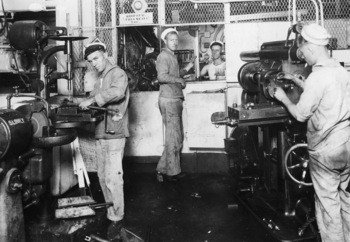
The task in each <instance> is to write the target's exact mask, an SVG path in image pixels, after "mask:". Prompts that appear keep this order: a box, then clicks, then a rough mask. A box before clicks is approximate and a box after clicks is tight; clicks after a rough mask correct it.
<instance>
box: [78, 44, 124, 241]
mask: <svg viewBox="0 0 350 242" xmlns="http://www.w3.org/2000/svg"><path fill="white" fill-rule="evenodd" d="M84 58H85V59H86V60H87V61H88V62H89V63H91V64H92V66H93V67H94V68H95V69H96V71H97V72H98V79H97V81H96V83H95V85H94V89H93V90H92V91H91V93H90V95H89V97H87V98H83V99H80V98H79V99H78V98H74V99H73V101H74V102H75V103H79V107H80V108H81V109H84V110H85V109H88V107H89V106H90V105H93V104H97V105H98V106H99V107H104V108H108V109H113V110H119V112H118V113H117V114H116V113H115V112H108V114H107V121H106V126H107V127H106V126H105V120H103V121H100V122H98V123H96V127H95V138H96V154H97V158H98V160H97V174H98V177H99V181H100V185H101V188H102V192H103V195H104V198H105V201H106V202H113V206H110V207H109V208H108V209H107V219H108V220H109V221H110V225H109V227H108V231H107V237H108V239H111V240H113V239H115V238H116V237H118V235H119V232H120V229H121V225H122V220H123V218H124V190H123V186H124V181H123V167H122V160H123V155H124V147H125V141H126V138H127V137H128V136H129V130H128V126H129V120H128V103H129V87H128V78H127V75H126V73H125V72H124V71H123V70H122V69H121V68H119V67H118V66H116V65H112V64H111V62H110V61H109V60H108V54H107V52H106V46H105V44H103V43H101V42H96V43H92V44H90V45H88V46H87V47H86V49H85V52H84Z"/></svg>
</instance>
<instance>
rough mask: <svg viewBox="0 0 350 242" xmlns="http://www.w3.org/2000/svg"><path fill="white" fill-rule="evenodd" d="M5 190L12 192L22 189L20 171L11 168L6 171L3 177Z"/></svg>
mask: <svg viewBox="0 0 350 242" xmlns="http://www.w3.org/2000/svg"><path fill="white" fill-rule="evenodd" d="M5 184H6V191H7V192H8V193H10V194H14V193H16V192H18V191H20V190H21V189H22V181H21V172H20V171H19V170H18V169H16V168H12V169H10V170H9V171H8V172H7V173H6V177H5Z"/></svg>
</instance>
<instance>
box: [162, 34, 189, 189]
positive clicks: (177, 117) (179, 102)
mask: <svg viewBox="0 0 350 242" xmlns="http://www.w3.org/2000/svg"><path fill="white" fill-rule="evenodd" d="M161 39H162V40H163V41H164V43H165V48H163V49H162V51H161V53H160V54H159V55H158V57H157V62H156V68H157V73H158V74H157V77H158V81H159V84H160V88H159V99H158V104H159V109H160V112H161V115H162V119H163V125H164V127H165V144H164V151H163V154H162V156H161V158H160V160H159V162H158V165H157V169H156V170H157V180H158V181H159V182H162V181H163V179H165V180H168V181H177V180H178V179H179V178H181V177H183V176H182V175H183V173H181V167H180V153H181V148H182V142H183V126H182V110H183V101H184V95H183V92H182V89H183V88H185V87H186V81H185V80H184V79H182V78H181V76H183V75H184V74H186V73H187V72H188V71H189V70H190V68H191V67H192V66H193V62H194V59H195V58H193V59H192V60H191V62H190V63H189V64H188V65H187V66H186V67H185V68H184V69H182V70H179V64H178V61H177V57H176V55H175V53H174V52H175V50H176V49H177V47H178V32H177V31H176V30H175V29H173V28H168V29H166V30H164V31H163V32H162V34H161Z"/></svg>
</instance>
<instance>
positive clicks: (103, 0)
mask: <svg viewBox="0 0 350 242" xmlns="http://www.w3.org/2000/svg"><path fill="white" fill-rule="evenodd" d="M113 2H115V6H112V4H113ZM145 2H146V3H147V9H146V10H145V13H153V24H157V23H158V0H147V1H146V0H145ZM132 4H133V0H115V1H113V0H95V13H96V14H95V18H96V19H95V21H96V26H97V27H105V26H106V24H107V26H113V25H117V26H119V25H120V23H119V21H120V20H119V17H120V14H130V13H135V11H134V9H133V7H132ZM113 11H115V12H114V13H113ZM114 17H115V20H114V21H115V23H114V24H111V23H112V21H113V18H114Z"/></svg>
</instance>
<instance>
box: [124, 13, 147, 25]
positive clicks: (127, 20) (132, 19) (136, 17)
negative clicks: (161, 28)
mask: <svg viewBox="0 0 350 242" xmlns="http://www.w3.org/2000/svg"><path fill="white" fill-rule="evenodd" d="M152 23H153V13H126V14H120V15H119V24H120V25H135V24H137V25H138V24H152Z"/></svg>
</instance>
